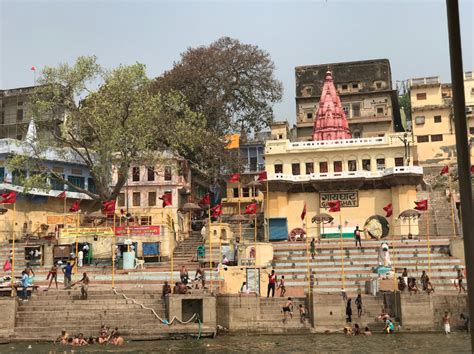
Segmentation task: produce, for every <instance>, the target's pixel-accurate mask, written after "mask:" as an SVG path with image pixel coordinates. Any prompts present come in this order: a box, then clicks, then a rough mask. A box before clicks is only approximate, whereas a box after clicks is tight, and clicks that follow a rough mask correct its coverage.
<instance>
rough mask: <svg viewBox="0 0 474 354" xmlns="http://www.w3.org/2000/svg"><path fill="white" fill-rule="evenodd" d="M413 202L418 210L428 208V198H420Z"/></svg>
mask: <svg viewBox="0 0 474 354" xmlns="http://www.w3.org/2000/svg"><path fill="white" fill-rule="evenodd" d="M415 204H416V207H415V209H416V210H419V211H426V210H428V199H423V200H420V201H419V202H415Z"/></svg>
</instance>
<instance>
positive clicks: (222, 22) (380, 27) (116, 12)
mask: <svg viewBox="0 0 474 354" xmlns="http://www.w3.org/2000/svg"><path fill="white" fill-rule="evenodd" d="M460 17H461V38H462V46H463V63H464V70H465V71H469V70H472V69H473V68H474V58H473V43H474V27H473V17H474V1H472V0H460ZM222 36H229V37H232V38H236V39H239V40H240V41H241V42H244V43H249V44H254V45H257V46H259V47H260V48H261V49H264V50H266V51H268V52H269V53H270V55H271V58H272V59H273V61H274V62H275V65H276V72H275V76H276V78H277V79H278V80H280V81H282V82H283V87H284V96H283V100H282V102H280V103H277V104H275V106H274V111H275V119H276V120H288V121H289V122H290V123H291V124H292V123H294V122H295V120H296V119H295V111H296V109H295V100H294V97H295V80H294V68H295V66H299V65H313V64H325V63H334V62H343V61H354V60H365V59H377V58H388V59H389V60H390V63H391V68H392V81H393V85H394V86H395V84H396V81H397V80H406V79H410V78H414V77H423V76H438V75H439V76H441V79H442V81H443V82H450V80H451V79H450V67H449V47H448V33H447V22H446V5H445V1H444V0H432V1H424V0H406V1H404V0H399V1H396V0H392V1H386V0H373V1H368V0H366V1H356V0H346V1H342V0H314V1H280V0H274V1H270V0H267V1H227V0H221V1H197V0H196V1H180V0H175V1H159V0H157V1H140V0H129V1H112V0H102V1H100V0H99V1H97V0H96V1H85V0H84V1H77V0H64V1H50V0H35V1H22V0H16V1H13V0H0V39H1V47H0V48H1V52H0V69H1V71H0V89H8V88H15V87H24V86H30V85H32V84H33V82H34V78H33V72H32V71H30V68H31V66H35V67H36V68H37V69H38V70H41V68H43V67H44V66H55V65H57V64H58V63H64V62H67V63H71V64H72V63H73V62H74V61H75V59H76V58H77V57H78V56H80V55H96V56H97V57H98V60H99V62H100V63H101V64H102V65H103V66H105V67H107V68H113V67H115V66H117V65H119V64H132V63H135V62H140V63H144V64H146V66H147V73H148V75H149V76H150V77H156V76H159V75H160V74H162V73H163V72H164V71H165V70H167V69H170V68H171V67H172V65H173V63H174V62H175V61H177V60H179V58H180V53H182V52H183V51H185V50H186V48H188V47H195V46H200V45H207V44H210V43H211V42H213V41H214V40H216V39H218V38H220V37H222Z"/></svg>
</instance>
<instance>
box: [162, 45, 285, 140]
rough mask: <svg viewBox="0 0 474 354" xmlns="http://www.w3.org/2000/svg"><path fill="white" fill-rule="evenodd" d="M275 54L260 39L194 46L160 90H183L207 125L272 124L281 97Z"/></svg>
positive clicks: (247, 128) (244, 129) (229, 128)
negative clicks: (260, 44) (274, 107)
mask: <svg viewBox="0 0 474 354" xmlns="http://www.w3.org/2000/svg"><path fill="white" fill-rule="evenodd" d="M274 71H275V64H274V63H273V61H272V60H271V58H270V54H269V53H268V52H266V51H264V50H262V49H260V48H258V47H257V46H255V45H251V44H244V43H241V42H240V41H238V40H236V39H232V38H229V37H223V38H220V39H218V40H217V41H215V42H214V43H212V44H210V45H209V46H201V47H197V48H189V49H187V50H186V51H185V52H184V53H182V54H181V60H180V61H178V62H176V63H174V66H173V68H172V69H171V70H169V71H166V72H165V73H164V74H163V75H162V76H160V77H158V78H157V79H156V81H155V83H154V88H155V90H157V91H159V92H171V91H179V92H182V93H183V94H184V95H185V96H186V98H187V100H188V104H189V106H190V108H191V109H192V110H193V111H195V112H199V113H202V114H203V115H204V116H205V117H206V121H207V126H208V128H210V129H212V130H213V131H215V132H217V133H219V134H221V135H223V134H227V133H241V134H243V135H245V134H247V133H249V132H252V131H259V130H261V129H262V128H264V127H267V126H268V125H269V124H270V123H271V122H272V120H273V110H272V105H273V104H274V103H275V102H278V101H280V100H281V97H282V91H283V89H282V84H281V82H280V81H278V80H277V79H275V76H274Z"/></svg>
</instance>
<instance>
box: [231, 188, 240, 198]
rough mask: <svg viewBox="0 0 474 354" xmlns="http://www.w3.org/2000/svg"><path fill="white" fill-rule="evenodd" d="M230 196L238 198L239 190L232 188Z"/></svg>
mask: <svg viewBox="0 0 474 354" xmlns="http://www.w3.org/2000/svg"><path fill="white" fill-rule="evenodd" d="M232 196H233V197H234V198H238V197H239V188H232Z"/></svg>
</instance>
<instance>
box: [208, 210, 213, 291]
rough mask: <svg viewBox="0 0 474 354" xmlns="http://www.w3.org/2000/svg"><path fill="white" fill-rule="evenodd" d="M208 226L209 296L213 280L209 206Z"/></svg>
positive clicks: (209, 211)
mask: <svg viewBox="0 0 474 354" xmlns="http://www.w3.org/2000/svg"><path fill="white" fill-rule="evenodd" d="M208 224H209V231H208V233H209V273H210V277H211V294H212V286H213V283H214V282H213V279H212V240H211V205H210V204H209V210H208Z"/></svg>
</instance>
